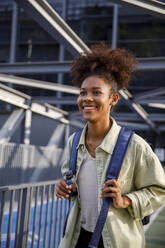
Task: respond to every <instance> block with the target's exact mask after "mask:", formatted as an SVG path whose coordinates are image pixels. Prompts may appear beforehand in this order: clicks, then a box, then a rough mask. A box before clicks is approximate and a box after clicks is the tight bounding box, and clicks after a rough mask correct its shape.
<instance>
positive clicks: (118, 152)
mask: <svg viewBox="0 0 165 248" xmlns="http://www.w3.org/2000/svg"><path fill="white" fill-rule="evenodd" d="M132 134H133V132H132V131H130V130H128V129H126V128H124V127H123V128H121V130H120V133H119V136H118V140H117V143H116V146H115V148H114V151H113V154H112V158H111V160H110V163H109V167H108V169H107V174H106V180H110V179H117V178H118V176H119V173H120V169H121V166H122V163H123V160H124V157H125V153H126V151H127V148H128V145H129V142H130V140H131V137H132ZM111 201H112V198H104V199H103V204H102V208H101V211H100V214H99V217H98V219H97V223H96V226H95V230H94V232H93V235H92V238H91V240H90V243H89V245H88V247H89V248H97V246H98V244H99V241H100V237H101V233H102V230H103V227H104V223H105V221H106V218H107V214H108V210H109V207H110V202H111Z"/></svg>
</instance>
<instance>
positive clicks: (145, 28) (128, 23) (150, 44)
mask: <svg viewBox="0 0 165 248" xmlns="http://www.w3.org/2000/svg"><path fill="white" fill-rule="evenodd" d="M164 26H165V20H163V19H160V18H157V17H154V16H151V15H147V14H145V13H144V12H142V11H140V10H136V9H131V8H126V7H120V9H119V27H118V29H119V30H118V47H120V48H126V49H129V50H131V51H132V52H134V53H135V54H136V56H137V57H155V56H165V29H164Z"/></svg>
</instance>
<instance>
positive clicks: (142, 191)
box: [59, 120, 165, 248]
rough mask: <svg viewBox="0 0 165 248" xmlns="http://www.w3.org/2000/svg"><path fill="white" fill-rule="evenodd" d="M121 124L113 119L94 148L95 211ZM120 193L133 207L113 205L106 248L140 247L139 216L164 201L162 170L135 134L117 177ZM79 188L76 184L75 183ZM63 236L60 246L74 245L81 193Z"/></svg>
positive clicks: (81, 146)
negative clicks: (121, 207)
mask: <svg viewBox="0 0 165 248" xmlns="http://www.w3.org/2000/svg"><path fill="white" fill-rule="evenodd" d="M86 127H87V126H85V127H84V129H83V132H82V135H81V138H80V141H79V145H78V147H77V149H78V156H77V173H76V176H75V177H74V178H73V182H74V183H76V182H77V176H78V174H79V171H80V167H81V165H82V163H83V159H84V155H85V149H84V148H85V132H86ZM119 131H120V126H118V125H117V124H116V122H115V121H114V120H113V125H112V127H111V129H110V131H109V132H108V134H107V135H106V136H105V138H104V140H103V141H102V143H101V145H99V146H98V147H97V149H96V168H97V179H98V211H100V208H101V205H102V199H100V197H99V196H100V192H101V188H102V185H103V184H104V181H105V175H106V171H107V168H108V165H109V161H110V159H111V156H112V153H113V149H114V147H115V144H116V141H117V137H118V134H119ZM73 136H74V134H73V135H72V136H71V137H70V138H69V142H68V147H67V155H66V161H65V162H64V164H63V167H62V174H63V175H64V177H65V175H66V173H67V171H68V162H69V157H70V151H71V144H72V140H73ZM118 182H119V185H120V187H121V191H122V195H127V196H128V197H129V198H130V199H131V200H132V206H131V207H129V208H127V209H116V208H115V207H114V206H113V205H112V204H111V206H110V208H109V212H108V216H107V219H106V222H105V225H104V228H103V232H102V236H103V242H104V247H105V248H125V247H126V248H143V247H145V237H144V231H143V225H142V221H141V220H142V219H143V217H145V216H146V215H150V214H151V213H153V211H155V210H156V209H158V208H159V207H160V206H161V205H163V204H164V203H165V173H164V170H163V168H162V166H161V164H160V162H159V160H158V158H157V156H156V155H155V154H154V152H153V151H152V149H151V147H150V146H149V145H148V144H147V143H146V142H145V141H144V139H142V138H141V137H140V136H138V135H136V134H134V135H133V137H132V140H131V143H130V145H129V147H128V150H127V152H126V156H125V159H124V162H123V165H122V168H121V171H120V176H119V179H118ZM77 189H78V185H77ZM73 201H74V206H73V207H72V209H71V212H70V215H69V218H68V222H67V226H66V231H65V236H64V238H63V239H62V240H61V243H60V246H59V248H74V247H75V245H76V243H77V240H78V236H79V233H80V228H81V209H80V196H79V189H78V196H77V197H75V198H74V199H73Z"/></svg>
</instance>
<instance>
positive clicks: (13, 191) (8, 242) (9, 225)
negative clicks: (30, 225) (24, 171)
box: [6, 190, 15, 247]
mask: <svg viewBox="0 0 165 248" xmlns="http://www.w3.org/2000/svg"><path fill="white" fill-rule="evenodd" d="M14 196H15V190H12V191H11V196H10V208H9V221H8V228H7V242H6V246H7V247H10V240H11V231H12V218H13V202H14Z"/></svg>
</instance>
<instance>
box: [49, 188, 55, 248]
mask: <svg viewBox="0 0 165 248" xmlns="http://www.w3.org/2000/svg"><path fill="white" fill-rule="evenodd" d="M51 194H52V208H51V219H50V220H51V222H50V236H49V247H50V248H51V247H52V240H53V236H54V230H53V223H54V203H55V185H52V192H51Z"/></svg>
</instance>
